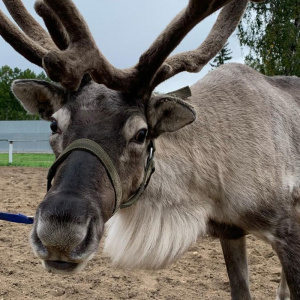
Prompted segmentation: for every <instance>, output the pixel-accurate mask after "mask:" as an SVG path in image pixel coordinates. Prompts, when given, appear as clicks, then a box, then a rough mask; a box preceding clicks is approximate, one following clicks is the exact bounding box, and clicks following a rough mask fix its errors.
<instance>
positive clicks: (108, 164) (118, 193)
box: [47, 139, 155, 214]
mask: <svg viewBox="0 0 300 300" xmlns="http://www.w3.org/2000/svg"><path fill="white" fill-rule="evenodd" d="M75 150H80V151H87V152H90V153H92V154H94V155H95V156H96V157H97V158H98V159H99V160H100V162H101V163H102V165H103V166H104V168H105V170H106V172H107V175H108V178H109V179H110V181H111V184H112V186H113V189H114V192H115V205H114V210H113V214H114V213H115V212H116V211H117V210H118V209H119V208H126V207H129V206H131V205H132V204H134V203H135V202H136V201H137V200H138V199H139V198H140V196H141V194H142V193H143V191H144V190H145V189H146V187H147V185H148V183H149V180H150V177H151V175H152V173H153V172H154V169H155V168H154V151H155V148H154V143H153V142H150V150H149V151H150V156H149V157H148V160H147V164H146V168H145V175H144V180H143V182H142V184H141V186H140V187H139V189H138V190H137V192H136V193H135V194H134V195H132V196H131V197H130V198H129V199H128V201H126V202H125V203H122V183H121V180H120V177H119V174H118V172H117V170H116V168H115V166H114V164H113V162H112V160H111V159H110V157H109V156H108V154H107V153H106V152H105V150H104V149H103V148H102V147H101V146H100V145H99V144H97V143H96V142H94V141H92V140H89V139H78V140H75V141H74V142H72V143H71V144H70V145H69V146H68V147H67V148H66V149H65V150H64V151H63V152H62V153H61V154H60V155H59V157H58V158H57V159H56V160H55V162H54V163H53V165H52V166H51V167H50V169H49V172H48V176H47V191H49V189H50V188H51V183H52V179H53V178H54V176H55V173H56V171H57V168H58V167H59V165H60V164H61V163H62V162H63V161H64V160H65V159H66V158H67V157H68V156H69V155H70V153H71V152H72V151H75Z"/></svg>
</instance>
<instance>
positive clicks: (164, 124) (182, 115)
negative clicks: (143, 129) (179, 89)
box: [147, 94, 196, 137]
mask: <svg viewBox="0 0 300 300" xmlns="http://www.w3.org/2000/svg"><path fill="white" fill-rule="evenodd" d="M147 118H148V124H149V129H150V134H151V135H152V136H153V137H157V136H159V135H160V134H162V133H164V132H173V131H176V130H178V129H181V128H182V127H184V126H186V125H188V124H190V123H192V122H194V121H195V119H196V112H195V110H194V108H193V107H192V106H191V105H189V104H188V103H187V102H185V101H183V100H182V99H180V98H177V97H175V96H173V94H172V96H171V95H168V94H167V95H159V96H153V97H152V98H151V99H150V101H149V103H148V108H147Z"/></svg>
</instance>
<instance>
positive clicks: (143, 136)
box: [133, 128, 147, 144]
mask: <svg viewBox="0 0 300 300" xmlns="http://www.w3.org/2000/svg"><path fill="white" fill-rule="evenodd" d="M146 137H147V129H145V128H144V129H141V130H140V131H139V132H138V133H137V134H136V135H135V137H134V139H133V141H134V142H136V143H138V144H142V143H144V142H145V139H146Z"/></svg>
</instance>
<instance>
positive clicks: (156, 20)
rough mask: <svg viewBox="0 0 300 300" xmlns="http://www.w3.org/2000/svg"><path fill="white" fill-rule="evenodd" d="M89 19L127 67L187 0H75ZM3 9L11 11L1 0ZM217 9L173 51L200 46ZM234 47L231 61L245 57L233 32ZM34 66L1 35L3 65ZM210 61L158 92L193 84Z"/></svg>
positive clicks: (29, 3)
mask: <svg viewBox="0 0 300 300" xmlns="http://www.w3.org/2000/svg"><path fill="white" fill-rule="evenodd" d="M34 2H35V1H34V0H23V3H24V4H25V6H26V8H27V9H28V10H29V11H30V13H32V15H33V16H34V17H35V18H36V19H37V20H38V21H39V22H40V23H41V24H43V21H42V19H41V18H40V17H39V16H38V15H36V14H35V12H34V9H33V5H34ZM74 2H75V4H76V5H77V7H78V9H79V10H80V12H81V13H82V15H83V16H84V18H85V20H86V22H87V23H88V25H89V27H90V30H91V32H92V34H93V36H94V39H95V40H96V43H97V45H98V47H99V49H100V50H101V52H102V53H103V54H104V55H105V56H106V58H107V59H108V60H109V62H110V63H111V64H113V65H114V66H115V67H117V68H128V67H131V66H133V65H135V64H136V63H137V62H138V59H139V57H140V55H141V54H142V53H143V52H144V51H145V50H146V49H148V48H149V46H150V45H151V44H152V42H153V41H154V40H155V38H156V37H157V36H158V35H159V34H160V32H161V31H162V30H163V29H164V28H165V27H166V26H167V25H168V24H169V22H170V21H171V20H172V19H173V18H174V17H175V15H176V14H177V13H179V12H180V11H181V10H182V9H183V8H184V7H185V6H186V5H187V3H188V0H151V1H149V0H146V1H141V0H126V1H125V0H101V1H99V0H98V1H96V0H74ZM0 9H1V10H2V11H4V12H5V14H6V15H8V13H7V10H6V8H5V6H4V4H3V2H2V1H1V2H0ZM217 15H218V13H214V14H213V15H211V16H210V17H208V18H207V19H205V20H204V21H202V22H201V23H200V24H198V25H197V26H196V27H195V28H194V29H193V30H192V31H191V32H190V33H189V34H188V35H187V36H186V37H185V39H184V40H183V41H182V42H181V44H180V45H179V46H178V47H177V48H176V49H175V50H174V52H173V54H174V53H178V52H183V51H188V50H193V49H196V48H197V47H199V45H200V44H201V42H202V41H203V40H204V39H205V37H206V36H207V34H208V33H209V31H210V29H211V28H212V26H213V24H214V22H215V20H216V18H217ZM229 48H230V49H231V50H232V51H233V53H232V56H233V59H232V60H231V62H240V63H242V62H243V61H244V59H243V53H242V49H241V47H240V45H239V43H238V39H237V37H236V36H235V34H233V36H232V37H231V38H230V39H229ZM3 65H8V66H10V67H12V68H14V67H18V68H20V69H27V68H29V69H31V70H33V71H35V72H36V73H40V72H41V71H42V69H41V68H40V67H38V66H36V65H34V64H32V63H30V62H28V61H27V60H26V59H25V58H23V57H22V56H21V55H20V54H18V53H17V52H16V51H15V50H14V49H13V48H12V47H11V46H10V45H8V44H7V43H6V42H5V41H4V40H3V39H2V38H1V37H0V66H3ZM211 69H212V68H211V66H210V65H207V66H206V67H204V68H203V69H202V71H200V72H199V73H196V74H192V73H187V72H183V73H180V74H178V75H176V76H174V77H173V78H171V79H169V80H167V81H165V82H163V83H162V84H160V85H159V86H158V87H157V89H156V90H157V91H159V92H162V93H163V92H170V91H173V90H176V89H178V88H181V87H183V86H186V85H189V86H190V85H192V84H194V83H195V82H197V81H198V80H199V79H201V78H202V77H204V76H205V75H206V74H207V73H208V72H209V71H210V70H211Z"/></svg>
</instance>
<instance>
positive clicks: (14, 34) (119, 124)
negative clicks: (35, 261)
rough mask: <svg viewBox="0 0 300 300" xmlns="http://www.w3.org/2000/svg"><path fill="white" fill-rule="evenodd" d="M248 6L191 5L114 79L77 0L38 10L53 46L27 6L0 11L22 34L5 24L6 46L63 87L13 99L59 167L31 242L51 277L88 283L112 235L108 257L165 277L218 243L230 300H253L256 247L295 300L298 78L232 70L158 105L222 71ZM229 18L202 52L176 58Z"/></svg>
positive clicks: (38, 87)
mask: <svg viewBox="0 0 300 300" xmlns="http://www.w3.org/2000/svg"><path fill="white" fill-rule="evenodd" d="M247 2H248V1H247V0H234V1H230V0H202V1H198V0H189V3H188V5H187V7H186V9H184V10H183V11H182V12H180V13H179V14H178V15H177V16H176V17H175V18H174V19H173V21H172V22H171V23H170V24H169V25H168V26H167V28H166V29H165V30H164V31H163V32H162V33H161V34H160V35H159V37H158V38H157V39H156V40H155V41H154V43H153V44H152V45H151V46H150V47H149V49H148V50H147V51H146V52H145V53H144V54H142V55H141V57H140V59H139V62H138V63H137V64H136V65H135V66H134V67H132V68H129V69H125V70H120V69H117V68H115V67H114V66H112V65H111V64H110V63H109V62H108V61H107V60H106V58H105V57H104V56H103V54H102V53H101V52H100V50H99V49H98V48H97V46H96V45H95V42H94V40H93V37H92V35H91V33H90V31H89V29H88V26H87V25H86V23H85V21H84V19H83V18H82V16H81V15H80V13H79V12H78V10H77V9H76V7H75V5H74V4H73V2H72V1H71V0H64V1H59V0H44V1H37V2H36V4H35V8H36V11H37V12H38V14H39V15H40V16H41V17H42V18H43V19H44V22H45V24H46V26H47V28H48V31H49V33H48V32H46V31H45V30H44V29H43V28H42V27H41V26H40V25H39V24H38V23H37V22H36V21H35V20H34V19H33V18H32V17H31V15H30V14H29V13H28V12H27V11H26V9H25V7H24V6H23V4H22V3H21V2H20V1H19V0H15V1H12V0H4V3H5V4H6V6H7V8H8V10H9V12H10V14H11V15H12V17H13V18H14V19H15V21H16V23H17V24H18V25H19V27H20V28H21V29H22V30H23V31H21V30H20V29H19V28H18V27H17V26H16V25H14V24H13V23H12V22H11V21H10V20H9V19H8V18H7V17H6V16H5V15H4V14H3V13H2V12H0V34H1V35H2V37H3V38H4V39H5V40H6V41H7V42H8V43H9V44H10V45H11V46H12V47H13V48H14V49H15V50H17V51H18V52H19V53H20V54H21V55H23V56H24V57H25V58H27V59H28V60H29V61H31V62H32V63H34V64H36V65H38V66H41V67H43V68H44V69H45V71H46V72H47V74H48V76H49V77H50V78H51V79H52V80H53V81H55V82H58V83H59V85H58V84H56V83H49V82H44V81H38V80H17V81H15V82H14V83H13V86H12V90H13V92H14V94H15V95H16V97H17V98H18V99H19V100H20V101H21V103H22V104H23V106H24V107H25V108H26V109H27V110H28V112H29V113H32V114H35V113H38V114H40V116H41V117H42V118H43V119H45V120H49V121H50V122H51V123H50V127H51V129H52V132H53V134H52V136H51V138H50V144H51V146H52V148H53V151H54V153H55V155H56V157H57V160H56V161H55V163H54V164H53V166H52V167H51V168H50V170H49V175H48V192H47V194H46V196H45V198H44V200H43V201H42V202H41V203H40V204H39V206H38V208H37V212H36V215H35V223H34V227H33V230H32V233H31V245H32V248H33V250H34V252H35V254H36V255H37V256H38V257H39V258H40V259H41V260H42V263H43V265H44V267H45V268H46V269H47V270H49V271H51V272H56V273H63V274H65V273H74V272H77V271H79V270H81V269H83V268H84V267H85V265H86V264H87V262H88V261H89V260H90V259H91V258H92V257H93V255H94V254H95V252H96V251H97V249H98V245H99V241H100V239H101V237H102V235H103V232H104V227H106V230H107V237H106V241H105V247H104V251H105V252H107V253H108V254H109V255H110V257H111V259H112V263H113V264H115V265H117V266H122V267H126V268H145V269H159V268H163V267H165V266H166V265H168V264H170V263H172V262H174V261H175V260H177V259H179V258H180V257H181V256H182V254H183V253H185V252H186V251H187V249H188V248H189V247H190V246H191V245H192V244H193V243H195V242H196V241H197V240H198V239H199V238H200V237H202V236H204V235H206V234H210V235H212V236H214V237H217V238H219V239H220V241H221V246H222V249H223V253H224V258H225V262H226V266H227V271H228V275H229V279H230V286H231V297H232V299H239V300H248V299H251V295H250V290H249V281H248V267H247V258H246V242H245V236H246V235H247V234H249V233H251V234H254V235H255V236H257V237H259V238H261V239H263V240H265V241H266V242H267V243H269V244H270V245H271V246H272V247H273V249H274V250H275V252H276V253H277V255H278V257H279V259H280V262H281V264H282V267H283V272H282V278H281V283H280V286H279V289H278V291H277V299H280V300H282V299H285V300H287V299H289V297H291V299H292V300H297V299H300V224H299V205H300V202H299V199H300V198H299V192H300V190H299V174H300V153H299V152H300V128H299V127H300V126H299V115H300V106H299V103H300V80H299V78H296V77H266V76H263V75H261V74H259V73H257V72H256V71H254V70H252V69H251V68H249V67H247V66H244V65H240V64H228V65H226V66H223V67H220V68H218V69H217V70H215V71H212V72H210V73H209V74H208V75H207V76H206V77H205V78H203V79H202V80H200V81H199V82H197V83H196V84H195V85H193V86H192V87H191V88H190V90H189V89H188V88H183V89H180V90H178V91H176V92H173V93H169V94H166V95H155V94H153V93H152V92H153V90H154V88H155V87H156V86H157V85H158V84H159V83H161V82H163V81H164V80H167V79H168V78H170V77H172V76H174V75H175V74H178V73H180V72H182V71H188V72H198V71H199V70H200V69H201V68H202V67H203V66H204V65H205V64H206V63H207V62H208V61H209V60H210V59H211V58H212V57H214V56H215V54H216V53H217V52H218V51H219V50H220V49H221V48H222V46H223V45H224V44H225V42H226V40H227V39H228V37H229V36H230V35H231V33H232V32H233V31H234V29H235V27H236V26H237V24H238V22H239V19H240V17H241V15H242V14H243V11H244V9H245V7H246V5H247ZM223 6H224V8H223V9H222V11H221V13H220V14H219V17H218V19H217V21H216V23H215V24H214V26H213V28H212V30H211V32H210V33H209V35H208V37H207V38H206V40H205V41H204V42H203V43H202V45H200V46H199V48H198V49H196V50H194V51H188V52H185V53H181V54H176V55H173V56H170V57H169V54H170V53H171V52H172V51H173V49H174V48H175V47H176V46H177V45H178V44H179V43H180V42H181V40H182V39H183V38H184V36H185V35H186V34H187V33H188V32H189V31H190V30H191V29H192V28H193V27H194V26H195V25H196V24H198V23H199V22H201V21H202V20H203V19H204V18H205V17H207V16H208V15H210V14H212V13H213V12H215V11H217V10H218V9H219V8H221V7H223ZM196 116H197V117H196ZM187 125H188V126H187ZM154 164H155V173H154V174H153V175H152V177H151V174H152V173H153V171H154ZM150 177H151V179H150ZM104 224H105V225H104Z"/></svg>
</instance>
